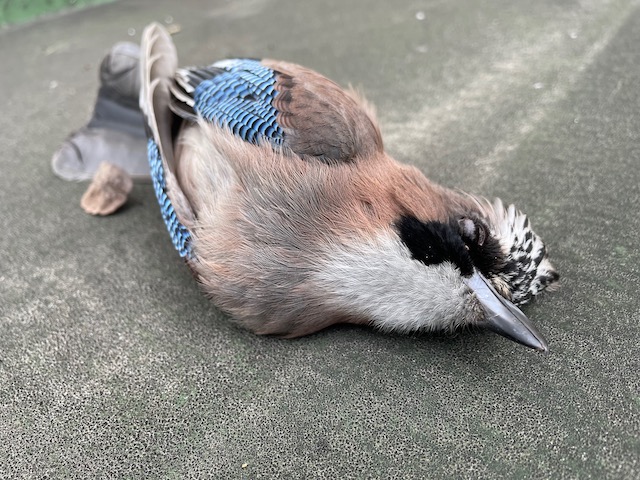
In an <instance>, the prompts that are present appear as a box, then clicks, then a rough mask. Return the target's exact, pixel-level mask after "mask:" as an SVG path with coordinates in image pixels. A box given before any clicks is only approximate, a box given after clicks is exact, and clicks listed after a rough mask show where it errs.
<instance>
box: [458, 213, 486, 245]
mask: <svg viewBox="0 0 640 480" xmlns="http://www.w3.org/2000/svg"><path fill="white" fill-rule="evenodd" d="M458 226H459V227H460V236H461V237H462V239H463V240H464V241H465V242H473V243H475V244H476V245H478V246H479V247H481V246H482V245H484V242H485V240H486V239H487V236H488V232H487V227H486V226H485V225H484V224H483V223H482V222H481V221H479V220H473V219H471V218H469V217H461V218H459V219H458Z"/></svg>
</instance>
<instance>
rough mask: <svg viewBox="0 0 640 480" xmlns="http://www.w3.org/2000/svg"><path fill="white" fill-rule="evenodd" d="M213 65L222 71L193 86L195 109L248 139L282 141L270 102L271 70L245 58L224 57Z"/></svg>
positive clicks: (281, 133) (203, 115)
mask: <svg viewBox="0 0 640 480" xmlns="http://www.w3.org/2000/svg"><path fill="white" fill-rule="evenodd" d="M212 67H215V68H218V69H221V70H223V71H222V73H220V74H218V75H215V76H213V77H211V78H208V79H205V80H203V81H202V82H200V83H199V84H198V85H197V86H196V87H195V91H194V94H193V99H194V107H193V108H194V110H195V111H196V112H197V113H199V114H200V115H201V116H202V117H203V118H205V119H207V120H209V121H210V122H217V124H218V125H220V126H227V127H229V129H230V130H231V131H232V132H233V133H234V134H235V135H237V136H239V137H240V138H242V139H243V140H245V141H247V142H250V143H259V142H260V141H261V140H263V139H266V140H268V141H269V142H270V143H271V144H272V145H281V144H282V141H283V136H284V132H283V130H282V127H280V125H278V122H277V121H276V115H277V114H278V112H277V110H276V109H275V108H274V107H272V106H271V102H272V100H273V99H274V98H275V96H276V95H277V94H278V92H277V91H276V90H275V89H274V85H275V83H276V79H275V73H274V71H273V70H271V69H269V68H267V67H265V66H264V65H262V64H261V63H260V62H259V61H257V60H248V59H237V60H223V61H221V62H217V63H214V64H213V65H212Z"/></svg>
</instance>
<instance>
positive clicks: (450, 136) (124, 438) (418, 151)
mask: <svg viewBox="0 0 640 480" xmlns="http://www.w3.org/2000/svg"><path fill="white" fill-rule="evenodd" d="M169 17H170V18H169ZM154 20H157V21H162V22H164V21H168V22H172V23H175V24H179V25H180V26H181V27H182V30H181V32H180V33H179V34H177V35H176V36H175V41H176V43H177V46H178V50H179V52H180V57H181V62H182V63H183V64H194V63H195V64H197V63H205V62H209V61H211V60H214V59H218V58H221V57H226V56H236V55H239V56H242V55H247V56H252V57H262V56H269V57H276V58H282V59H286V60H290V61H294V62H298V63H303V64H305V65H307V66H310V67H312V68H315V69H317V70H319V71H320V72H322V73H324V74H326V75H328V76H329V77H331V78H333V79H335V80H336V81H338V82H340V83H342V84H343V85H346V84H349V83H351V84H353V85H355V86H357V87H359V88H360V89H361V90H362V91H363V92H365V94H366V95H367V96H368V98H369V99H370V100H372V101H373V102H374V103H375V104H376V105H377V106H378V109H379V116H380V120H381V124H382V129H383V134H384V136H385V139H386V145H387V148H388V150H389V151H390V152H391V153H392V154H394V155H395V156H396V157H397V158H399V159H400V160H403V161H406V162H409V163H412V164H415V165H417V166H418V167H419V168H421V169H422V170H423V171H424V172H425V173H427V174H428V175H429V176H430V177H431V178H433V179H435V180H437V181H439V182H441V183H444V184H446V185H449V186H457V187H460V188H462V189H466V190H470V191H473V192H476V193H479V194H483V195H486V196H489V197H492V196H500V197H502V198H503V199H504V200H505V201H507V202H514V203H516V204H517V205H518V206H519V207H520V208H522V209H523V210H524V211H526V212H527V213H529V215H530V217H531V219H532V222H533V224H534V226H535V228H536V231H537V232H538V233H540V234H541V235H542V236H543V238H545V240H546V242H547V244H548V245H549V248H550V250H551V254H552V257H553V259H554V261H555V264H556V266H557V267H558V269H559V270H560V272H561V273H562V275H563V279H562V284H563V285H562V288H561V290H560V291H558V292H556V293H554V294H551V295H546V296H545V297H544V298H542V299H540V300H539V301H537V302H536V303H535V304H533V305H531V306H530V307H527V308H526V313H527V314H528V315H529V316H530V317H531V318H532V319H533V321H535V322H536V324H537V325H538V326H539V327H540V329H541V331H542V332H543V333H545V335H546V336H547V338H548V340H549V344H550V349H551V352H550V354H549V355H547V356H544V355H540V354H537V353H535V352H533V351H529V350H527V349H525V348H523V347H520V346H518V345H515V344H513V343H511V342H508V341H507V340H505V339H503V338H501V337H498V336H496V335H492V334H488V333H486V334H485V333H460V334H458V335H455V336H445V335H424V336H415V337H403V336H384V335H381V334H378V333H376V332H375V331H372V330H369V329H365V328H355V327H338V328H333V329H330V330H327V331H324V332H322V333H320V334H317V335H313V336H311V337H308V338H303V339H300V340H296V341H286V340H278V339H272V338H261V337H257V336H254V335H252V334H250V333H247V332H245V331H242V330H240V329H238V328H236V327H234V326H233V325H232V323H230V322H229V320H228V319H227V318H226V317H225V315H223V314H221V313H220V312H219V311H218V310H217V309H216V308H215V307H214V306H212V305H211V304H210V303H209V302H208V301H207V300H206V299H205V298H204V297H203V296H202V295H201V294H200V293H199V291H198V288H197V286H196V284H195V282H194V280H193V279H192V277H191V275H190V273H189V271H188V269H187V268H186V266H185V265H184V264H183V263H182V262H181V260H180V259H179V258H178V256H177V254H176V253H175V252H174V251H173V248H172V246H171V243H170V240H169V237H168V235H167V234H166V232H165V227H164V225H163V223H162V220H161V218H160V214H159V210H158V208H157V206H156V203H155V198H154V194H153V191H152V188H151V185H149V184H136V185H135V187H134V190H133V196H132V198H131V200H130V202H129V204H128V206H127V207H126V208H125V209H124V210H123V211H121V212H120V213H118V214H116V215H114V216H111V217H108V218H93V217H89V216H88V215H85V214H84V213H83V212H82V211H81V209H80V206H79V200H80V197H81V195H82V193H83V191H84V190H85V188H86V184H74V183H66V182H63V181H62V180H60V179H58V178H56V177H55V176H54V175H53V173H52V172H51V170H50V167H49V159H50V157H51V155H52V153H53V152H54V150H55V149H56V148H57V147H58V145H59V144H60V142H61V141H62V140H63V139H64V137H65V136H66V135H67V134H68V133H69V132H70V131H71V130H73V129H76V128H78V127H80V126H81V125H83V124H84V122H86V121H87V120H88V118H89V116H90V111H91V107H92V104H93V100H94V95H95V91H96V89H97V69H98V65H99V63H100V60H101V58H102V56H103V55H104V54H105V53H106V52H107V51H108V49H109V48H110V46H111V45H112V44H113V43H115V42H117V41H121V40H132V39H134V40H137V39H139V34H140V31H141V29H142V27H143V26H144V25H145V24H147V23H148V22H150V21H154ZM638 45H640V4H639V3H638V2H637V1H621V0H610V1H600V0H581V1H579V2H577V1H562V2H558V1H555V0H554V1H551V0H544V1H537V2H531V1H529V0H526V1H525V0H516V1H512V0H498V1H492V2H489V1H482V2H477V1H471V0H469V1H455V2H454V1H441V0H431V1H429V0H425V1H412V0H404V1H397V2H389V1H384V0H372V1H365V0H354V1H350V2H344V1H338V0H331V1H324V2H299V1H296V0H274V1H266V0H246V1H242V0H233V1H225V0H214V1H212V2H211V1H207V2H205V1H200V0H185V1H183V2H180V6H179V7H178V4H177V3H175V2H169V1H168V0H159V1H150V0H149V1H144V2H143V1H137V2H116V3H114V4H109V5H103V6H100V7H95V8H91V9H89V10H85V11H79V12H74V13H70V14H66V15H62V16H56V17H51V18H48V19H44V20H41V21H38V22H37V23H33V24H28V25H23V26H20V27H12V28H5V29H3V30H0V65H1V66H2V67H1V69H0V90H1V91H2V92H3V95H2V97H3V103H2V105H3V106H2V115H1V116H0V145H2V153H1V154H0V166H1V169H0V205H1V206H2V215H0V228H1V231H2V235H0V247H1V254H2V255H1V257H0V297H1V302H0V318H1V321H0V477H2V478H206V477H212V478H292V479H298V478H299V479H313V478H318V479H323V478H381V479H386V478H541V479H543V478H544V479H546V478H580V479H583V478H593V479H606V478H612V479H633V478H639V477H640V373H639V372H640V360H639V359H640V355H638V352H639V347H638V338H640V299H639V298H638V291H639V290H640V281H639V267H638V265H639V264H640V248H639V247H640V242H639V241H638V235H637V232H638V231H639V230H640V214H638V210H639V207H640V89H639V88H638V85H639V83H638V79H639V78H640V48H638Z"/></svg>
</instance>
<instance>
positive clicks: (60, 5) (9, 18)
mask: <svg viewBox="0 0 640 480" xmlns="http://www.w3.org/2000/svg"><path fill="white" fill-rule="evenodd" d="M110 1H113V0H0V25H7V24H15V23H23V22H26V21H28V20H33V19H34V18H37V17H40V16H41V15H44V14H46V13H54V12H59V11H61V10H65V9H71V8H73V9H77V8H83V7H88V6H90V5H97V4H100V3H107V2H110Z"/></svg>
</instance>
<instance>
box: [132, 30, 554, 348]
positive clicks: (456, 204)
mask: <svg viewBox="0 0 640 480" xmlns="http://www.w3.org/2000/svg"><path fill="white" fill-rule="evenodd" d="M141 52H142V53H141V68H140V70H141V76H142V80H141V83H142V85H141V94H140V106H141V109H142V111H143V113H144V115H145V117H146V120H147V124H148V131H149V137H150V138H149V141H148V156H149V162H150V165H151V173H152V178H153V182H154V187H155V191H156V195H157V197H158V201H159V203H160V206H161V211H162V215H163V218H164V220H165V222H166V224H167V228H168V230H169V232H170V234H171V238H172V240H173V243H174V245H175V247H176V249H177V250H178V252H179V253H180V255H181V256H183V257H184V258H185V259H186V261H187V263H188V265H189V266H190V267H191V269H192V270H193V272H194V274H195V276H196V278H197V280H198V281H199V283H200V284H201V286H202V289H203V290H204V292H205V293H206V294H207V295H208V296H209V297H211V299H212V300H213V302H214V303H215V304H216V305H217V306H218V307H220V308H221V309H223V310H224V311H226V312H228V313H229V314H230V315H231V316H232V317H233V318H234V319H235V320H236V321H237V322H238V323H239V324H240V325H242V326H244V327H245V328H248V329H249V330H251V331H253V332H255V333H258V334H271V335H278V336H283V337H287V338H291V337H298V336H302V335H307V334H310V333H313V332H316V331H318V330H321V329H323V328H326V327H328V326H330V325H332V324H336V323H342V322H347V323H354V324H366V325H371V326H373V327H376V328H378V329H380V330H383V331H397V332H413V331H431V330H454V329H457V328H460V327H465V326H481V327H486V328H488V329H491V330H493V331H495V332H497V333H499V334H501V335H503V336H505V337H507V338H510V339H511V340H514V341H516V342H519V343H521V344H524V345H526V346H529V347H531V348H534V349H537V350H542V351H546V350H547V344H546V342H545V340H544V338H543V336H542V335H541V334H540V333H539V332H538V331H537V330H536V328H535V327H534V326H533V325H532V324H531V323H530V322H529V320H528V319H527V317H526V316H525V315H524V314H523V313H522V312H521V311H520V309H519V308H518V307H517V305H523V304H525V303H527V302H528V301H529V300H531V298H532V297H534V296H535V295H538V294H539V293H540V292H542V291H543V290H545V289H546V288H549V287H550V286H552V285H553V284H555V283H556V282H557V280H558V277H559V276H558V273H557V272H556V270H555V269H554V267H553V266H552V265H551V263H550V261H549V259H548V255H547V252H546V249H545V245H544V243H543V242H542V240H541V239H540V237H538V236H537V235H536V234H535V233H534V232H533V230H532V229H531V225H530V223H529V221H528V220H527V217H526V216H525V215H524V214H522V213H520V212H519V211H518V210H516V209H515V207H513V206H509V207H507V208H505V207H504V206H503V204H502V202H501V201H500V200H496V201H494V202H492V203H491V202H489V201H487V200H485V199H482V198H478V197H475V196H472V195H468V194H464V193H461V192H458V191H454V190H450V189H447V188H444V187H442V186H439V185H437V184H435V183H433V182H431V181H429V180H428V179H427V178H426V177H425V176H424V175H423V174H422V173H421V172H420V171H418V170H417V169H416V168H414V167H411V166H407V165H403V164H401V163H398V162H397V161H395V160H394V159H393V158H391V157H390V156H389V155H388V154H387V153H385V151H384V148H383V142H382V138H381V135H380V130H379V128H378V124H377V121H376V118H375V115H374V111H373V109H372V107H371V106H370V105H369V104H368V103H367V102H366V101H365V100H364V99H363V98H361V97H360V96H359V95H358V94H356V93H354V92H352V91H345V90H343V89H341V88H340V87H339V86H338V85H337V84H336V83H334V82H332V81H331V80H329V79H327V78H325V77H323V76H322V75H320V74H318V73H316V72H314V71H312V70H309V69H306V68H304V67H301V66H299V65H295V64H291V63H287V62H282V61H276V60H254V59H232V60H222V61H219V62H216V63H213V64H211V65H208V66H205V67H194V68H178V59H177V53H176V49H175V46H174V44H173V42H172V40H171V38H170V36H169V35H168V34H167V32H166V31H165V30H164V28H163V27H162V26H160V25H159V24H152V25H150V26H148V27H147V28H146V30H145V31H144V33H143V38H142V46H141Z"/></svg>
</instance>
